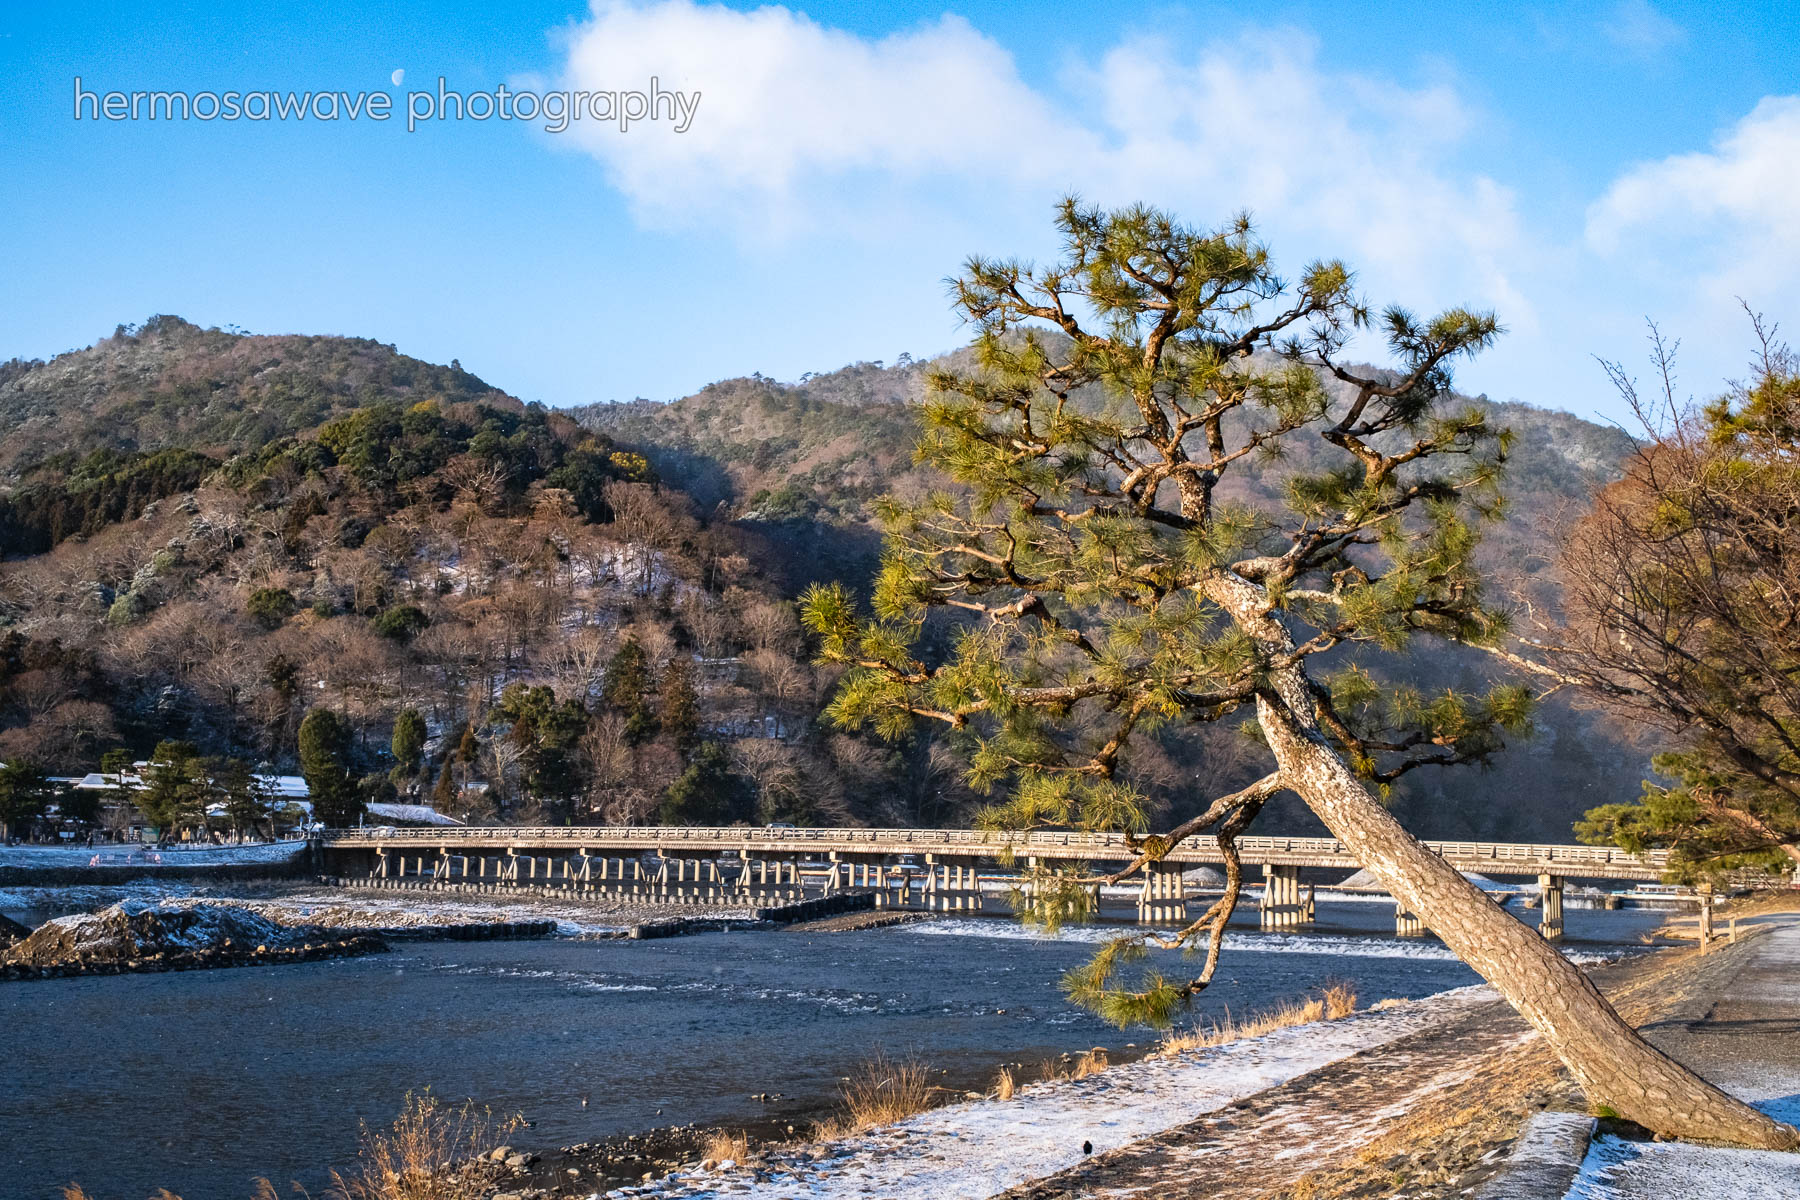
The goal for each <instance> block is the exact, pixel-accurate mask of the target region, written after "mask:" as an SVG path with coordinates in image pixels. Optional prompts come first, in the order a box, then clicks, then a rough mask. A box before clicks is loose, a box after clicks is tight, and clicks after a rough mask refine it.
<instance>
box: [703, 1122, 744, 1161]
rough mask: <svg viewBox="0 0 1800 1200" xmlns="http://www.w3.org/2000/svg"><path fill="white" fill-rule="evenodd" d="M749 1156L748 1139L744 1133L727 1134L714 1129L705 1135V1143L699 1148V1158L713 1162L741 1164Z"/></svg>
mask: <svg viewBox="0 0 1800 1200" xmlns="http://www.w3.org/2000/svg"><path fill="white" fill-rule="evenodd" d="M749 1155H750V1137H749V1135H748V1134H745V1133H729V1132H727V1131H725V1130H723V1129H715V1130H713V1131H712V1132H711V1133H709V1134H707V1135H706V1141H705V1143H704V1144H702V1145H701V1147H700V1157H701V1158H702V1159H710V1160H711V1161H713V1162H724V1161H726V1160H727V1159H730V1160H731V1161H732V1162H743V1161H744V1159H746V1158H748V1157H749Z"/></svg>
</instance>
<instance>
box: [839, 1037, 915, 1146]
mask: <svg viewBox="0 0 1800 1200" xmlns="http://www.w3.org/2000/svg"><path fill="white" fill-rule="evenodd" d="M931 1093H932V1088H931V1083H930V1081H929V1078H928V1072H927V1071H926V1068H925V1064H924V1063H922V1062H919V1061H918V1060H917V1059H907V1060H905V1061H904V1062H896V1061H894V1060H893V1059H890V1058H888V1057H887V1056H886V1055H885V1054H878V1055H876V1056H875V1057H874V1058H872V1059H870V1060H869V1061H868V1062H866V1063H864V1064H863V1065H862V1066H860V1067H858V1068H857V1069H856V1071H855V1072H854V1073H852V1075H851V1076H850V1082H849V1083H847V1084H845V1085H844V1109H845V1112H846V1114H847V1115H848V1117H849V1121H850V1124H851V1126H852V1128H853V1129H868V1128H870V1127H872V1126H875V1125H892V1124H893V1123H894V1122H895V1121H904V1120H905V1119H906V1118H907V1117H910V1116H912V1115H913V1114H915V1113H922V1112H924V1111H925V1110H926V1109H928V1108H930V1107H931Z"/></svg>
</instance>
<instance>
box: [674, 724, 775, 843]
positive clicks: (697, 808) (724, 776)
mask: <svg viewBox="0 0 1800 1200" xmlns="http://www.w3.org/2000/svg"><path fill="white" fill-rule="evenodd" d="M755 811H756V786H755V784H753V783H752V782H751V781H750V780H749V779H747V778H745V777H744V776H743V775H742V774H740V773H739V772H738V770H737V768H735V767H734V766H732V763H731V756H730V755H729V754H727V753H726V752H725V748H724V747H723V746H721V745H719V744H718V743H717V742H702V743H701V744H700V748H699V749H698V750H696V751H695V752H694V756H693V759H692V761H690V762H689V763H688V766H687V769H686V770H684V771H683V772H682V773H681V774H680V775H679V776H678V777H676V780H675V782H674V783H672V784H670V785H669V790H668V791H667V792H665V793H664V794H663V801H662V807H661V809H660V812H659V815H660V817H661V819H662V823H663V824H665V825H731V824H734V823H736V822H739V821H748V820H749V819H750V817H751V815H752V814H753V813H754V812H755Z"/></svg>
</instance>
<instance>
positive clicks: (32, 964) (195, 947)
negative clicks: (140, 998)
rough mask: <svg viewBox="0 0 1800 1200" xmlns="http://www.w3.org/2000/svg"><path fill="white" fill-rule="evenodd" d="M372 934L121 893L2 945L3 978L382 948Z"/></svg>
mask: <svg viewBox="0 0 1800 1200" xmlns="http://www.w3.org/2000/svg"><path fill="white" fill-rule="evenodd" d="M383 948H384V944H383V943H382V942H381V941H380V939H378V938H369V937H352V938H342V937H338V936H335V935H333V934H331V933H329V932H327V931H326V930H323V929H319V928H316V927H313V926H304V925H301V926H282V925H277V924H276V923H274V922H272V921H269V920H267V919H266V918H264V917H262V916H259V915H258V914H256V913H253V912H248V911H246V910H244V909H241V908H236V907H233V906H230V905H163V904H149V903H146V902H144V901H141V900H125V901H121V902H120V903H118V904H114V905H112V906H111V907H109V908H104V909H101V910H100V911H99V912H93V913H78V914H76V915H74V916H68V917H57V918H56V919H54V920H51V921H48V922H46V923H45V924H43V925H42V926H40V927H39V928H38V929H37V930H36V931H35V932H33V933H32V934H31V935H30V936H29V937H26V938H24V939H22V940H20V941H18V942H16V943H15V944H13V945H12V946H11V947H9V948H7V949H6V950H4V951H0V973H3V974H4V976H5V977H7V978H31V977H36V976H42V975H46V974H52V975H67V974H88V973H111V972H114V971H121V970H171V969H173V970H182V969H189V968H194V967H208V966H234V965H239V964H241V963H248V962H257V961H265V962H281V961H292V960H294V959H296V958H316V957H325V956H331V955H340V954H357V953H366V952H368V951H371V950H379V949H383Z"/></svg>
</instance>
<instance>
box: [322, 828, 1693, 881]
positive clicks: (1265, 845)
mask: <svg viewBox="0 0 1800 1200" xmlns="http://www.w3.org/2000/svg"><path fill="white" fill-rule="evenodd" d="M323 837H324V840H325V841H326V842H327V843H329V844H339V845H367V846H379V845H383V844H389V843H393V842H428V843H443V844H448V843H456V844H458V845H474V844H499V845H504V844H509V843H515V842H531V843H533V844H536V845H540V846H542V845H546V844H557V843H562V844H567V845H569V846H571V847H574V846H578V845H581V844H584V843H588V844H592V843H605V844H608V845H614V846H617V845H621V844H624V845H642V846H644V847H645V848H646V849H652V848H655V847H659V846H689V847H695V848H699V847H704V846H714V847H717V846H722V845H730V846H734V847H739V846H767V847H769V848H770V849H776V848H787V849H801V850H804V849H806V848H808V847H818V848H820V849H838V848H845V847H849V848H854V847H857V846H868V847H870V848H871V849H874V848H876V847H883V848H888V849H890V850H899V851H906V850H912V849H917V850H918V851H920V852H930V851H932V850H935V849H948V848H962V847H970V848H973V847H981V848H985V849H992V850H995V851H998V850H1000V849H1002V848H1003V847H1011V848H1012V850H1013V851H1014V852H1015V853H1020V854H1025V855H1029V854H1030V853H1031V851H1032V850H1034V849H1042V850H1083V849H1092V850H1094V851H1097V852H1108V853H1110V854H1111V855H1113V856H1117V855H1119V854H1122V853H1126V852H1127V850H1126V844H1125V836H1124V835H1123V834H1120V833H1088V832H1083V831H1080V830H1034V831H1032V832H1030V833H1004V832H997V831H989V830H979V829H769V828H763V827H757V826H679V825H666V826H665V825H569V826H562V825H554V826H461V827H458V828H454V829H451V828H445V827H441V826H440V827H433V828H426V829H411V828H398V827H395V828H390V827H386V826H382V827H377V828H359V829H332V830H327V831H326V832H325V833H324V834H323ZM1425 844H1426V846H1428V847H1429V848H1430V849H1432V850H1433V851H1435V852H1436V853H1438V854H1440V855H1442V856H1443V857H1445V858H1448V859H1451V860H1453V861H1455V862H1456V863H1457V864H1458V865H1459V866H1463V867H1465V868H1469V869H1479V867H1480V864H1482V863H1491V864H1493V865H1494V866H1495V867H1501V866H1511V867H1515V868H1516V867H1519V866H1531V867H1541V868H1543V869H1544V871H1545V873H1550V874H1554V873H1556V871H1557V869H1559V868H1563V869H1568V873H1574V870H1573V869H1574V868H1579V867H1590V868H1592V867H1608V866H1610V867H1624V868H1630V869H1634V870H1645V869H1650V870H1661V869H1662V868H1663V867H1665V866H1666V865H1667V863H1668V857H1669V856H1668V852H1667V851H1663V850H1652V851H1648V852H1646V853H1644V854H1641V855H1637V854H1630V853H1628V852H1626V851H1624V850H1620V849H1617V848H1614V847H1609V846H1565V845H1543V844H1533V843H1511V842H1426V843H1425ZM1209 849H1210V847H1209V846H1208V845H1206V844H1204V843H1194V844H1191V845H1187V846H1183V847H1181V851H1182V852H1186V853H1183V854H1182V856H1183V857H1187V856H1188V855H1189V854H1191V853H1193V852H1200V853H1204V852H1206V851H1207V850H1209ZM1238 850H1239V852H1240V853H1241V854H1243V855H1244V856H1245V857H1246V858H1249V859H1252V860H1255V859H1262V858H1267V857H1270V856H1278V855H1288V856H1297V857H1308V858H1321V859H1341V860H1343V861H1344V862H1345V864H1346V865H1354V864H1355V862H1356V857H1355V855H1353V854H1352V853H1351V852H1350V851H1349V849H1348V848H1347V847H1345V846H1344V844H1343V843H1342V842H1340V841H1338V840H1336V839H1335V838H1307V837H1243V838H1239V839H1238Z"/></svg>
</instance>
